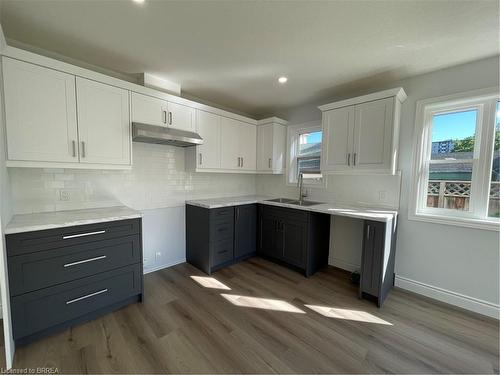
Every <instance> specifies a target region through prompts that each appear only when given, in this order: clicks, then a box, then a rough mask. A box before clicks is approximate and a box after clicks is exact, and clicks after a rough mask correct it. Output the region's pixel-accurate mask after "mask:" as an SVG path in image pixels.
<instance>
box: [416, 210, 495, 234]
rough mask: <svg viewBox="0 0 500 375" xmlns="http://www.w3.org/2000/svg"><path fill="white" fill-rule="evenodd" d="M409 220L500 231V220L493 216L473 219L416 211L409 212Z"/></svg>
mask: <svg viewBox="0 0 500 375" xmlns="http://www.w3.org/2000/svg"><path fill="white" fill-rule="evenodd" d="M408 220H413V221H423V222H428V223H434V224H444V225H454V226H458V227H466V228H474V229H483V230H492V231H496V232H499V231H500V220H495V219H494V218H492V219H491V220H488V219H473V218H461V217H450V216H444V215H434V214H429V213H416V214H409V215H408Z"/></svg>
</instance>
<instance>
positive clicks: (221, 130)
mask: <svg viewBox="0 0 500 375" xmlns="http://www.w3.org/2000/svg"><path fill="white" fill-rule="evenodd" d="M195 118H196V126H195V130H196V132H197V133H198V134H200V136H201V137H202V138H203V144H202V145H199V146H195V147H187V148H186V167H187V169H188V170H190V171H194V172H217V173H221V172H229V173H255V171H256V169H257V127H256V125H255V124H253V123H250V122H245V121H242V120H238V119H236V118H229V117H225V116H220V115H217V114H214V113H211V112H207V111H203V110H200V109H197V110H196V116H195ZM249 121H251V120H249ZM254 122H255V121H254Z"/></svg>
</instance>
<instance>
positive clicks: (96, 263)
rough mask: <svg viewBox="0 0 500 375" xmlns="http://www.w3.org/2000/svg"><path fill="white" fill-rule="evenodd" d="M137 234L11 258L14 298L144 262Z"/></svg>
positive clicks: (10, 284)
mask: <svg viewBox="0 0 500 375" xmlns="http://www.w3.org/2000/svg"><path fill="white" fill-rule="evenodd" d="M141 247H142V244H141V236H140V235H138V234H135V235H131V236H127V237H123V238H113V239H110V240H101V241H97V242H90V243H84V244H80V245H74V246H67V247H64V248H59V249H54V250H47V251H40V252H36V253H30V254H24V255H18V256H14V257H10V258H9V262H8V265H9V286H10V294H11V296H15V295H19V294H22V293H27V292H31V291H34V290H38V289H42V288H46V287H49V286H53V285H57V284H61V283H64V282H67V281H72V280H76V279H81V278H83V277H87V276H92V275H95V274H97V273H100V272H105V271H109V270H112V269H115V268H120V267H123V266H127V265H130V264H135V263H140V262H141Z"/></svg>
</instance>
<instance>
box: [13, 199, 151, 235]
mask: <svg viewBox="0 0 500 375" xmlns="http://www.w3.org/2000/svg"><path fill="white" fill-rule="evenodd" d="M139 217H142V214H141V213H140V212H139V211H135V210H133V209H131V208H128V207H125V206H118V207H106V208H95V209H86V210H72V211H57V212H41V213H35V214H22V215H14V216H13V217H12V220H11V221H10V222H9V223H8V224H7V226H6V227H5V234H14V233H23V232H33V231H36V230H44V229H53V228H63V227H71V226H74V225H85V224H94V223H103V222H107V221H117V220H125V219H135V218H139Z"/></svg>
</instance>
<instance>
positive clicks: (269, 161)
mask: <svg viewBox="0 0 500 375" xmlns="http://www.w3.org/2000/svg"><path fill="white" fill-rule="evenodd" d="M271 160H272V159H271V158H269V163H268V164H269V169H271Z"/></svg>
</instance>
